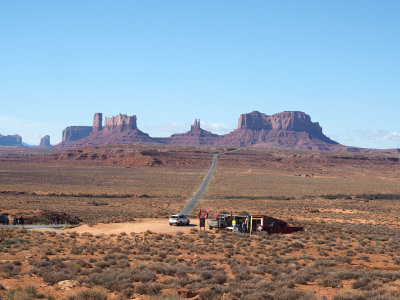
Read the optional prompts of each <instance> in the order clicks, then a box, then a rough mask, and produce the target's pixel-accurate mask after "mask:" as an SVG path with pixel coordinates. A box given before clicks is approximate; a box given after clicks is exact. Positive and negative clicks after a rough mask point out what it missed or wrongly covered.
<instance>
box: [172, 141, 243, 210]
mask: <svg viewBox="0 0 400 300" xmlns="http://www.w3.org/2000/svg"><path fill="white" fill-rule="evenodd" d="M238 150H239V149H236V150H232V151H227V152H222V153H218V154H215V155H214V157H213V160H212V163H211V167H210V170H209V171H208V172H207V174H206V176H205V177H204V179H203V182H202V183H201V185H200V187H199V189H198V190H197V191H196V193H194V195H193V197H192V198H190V199H189V201H188V202H187V203H186V205H185V207H184V208H183V209H182V210H181V211H180V212H179V214H181V215H188V214H190V213H191V212H192V211H193V209H194V208H195V207H196V204H197V202H199V200H200V198H201V196H203V193H204V192H205V191H206V189H207V186H208V184H209V183H210V181H211V177H212V175H213V173H214V171H215V167H216V166H217V162H218V157H219V156H220V155H223V154H226V153H230V152H234V151H238Z"/></svg>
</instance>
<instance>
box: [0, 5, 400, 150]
mask: <svg viewBox="0 0 400 300" xmlns="http://www.w3.org/2000/svg"><path fill="white" fill-rule="evenodd" d="M0 36H1V39H0V104H1V112H0V134H3V135H8V134H19V135H21V136H22V138H23V141H24V142H25V143H28V144H33V145H37V144H38V143H39V140H40V137H42V136H44V135H46V134H49V135H50V136H51V142H52V144H56V143H58V142H60V140H61V133H62V130H63V129H64V128H65V127H67V126H72V125H91V123H92V117H93V114H94V113H95V112H102V113H103V115H105V116H112V115H116V114H118V113H125V114H128V115H132V114H135V115H137V117H138V127H139V128H140V129H141V130H143V131H144V132H147V133H149V134H150V135H151V136H169V135H171V134H173V133H178V132H185V131H187V130H189V128H190V124H191V123H192V122H193V120H194V119H195V118H200V119H201V121H202V127H203V128H205V129H207V130H210V131H212V132H214V133H218V134H223V133H228V132H230V131H231V130H233V129H234V128H236V126H237V119H238V117H239V115H240V114H242V113H248V112H251V111H253V110H258V111H260V112H263V113H266V114H268V115H272V114H275V113H278V112H281V111H285V110H290V111H292V110H296V111H304V112H305V113H307V114H309V115H310V116H311V118H312V120H313V121H314V122H319V123H320V125H321V126H322V128H323V130H324V133H325V134H326V135H327V136H329V137H330V138H332V139H334V140H336V141H338V142H339V143H341V144H345V145H352V146H359V147H370V148H399V147H400V122H399V118H398V112H399V110H400V88H399V87H400V59H399V55H398V54H399V53H400V2H399V1H383V2H378V1H361V0H358V1H343V0H342V1H331V2H321V1H285V2H284V3H283V2H278V1H246V2H242V1H240V2H239V1H218V2H215V1H201V2H193V1H183V0H182V1H118V2H111V1H99V0H98V1H94V0H88V1H76V0H75V1H74V0H71V1H49V0H47V1H45V0H42V1H27V0H26V1H3V2H0Z"/></svg>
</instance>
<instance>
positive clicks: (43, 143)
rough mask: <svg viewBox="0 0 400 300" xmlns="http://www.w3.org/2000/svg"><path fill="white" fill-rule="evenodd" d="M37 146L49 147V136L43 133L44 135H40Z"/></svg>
mask: <svg viewBox="0 0 400 300" xmlns="http://www.w3.org/2000/svg"><path fill="white" fill-rule="evenodd" d="M39 147H41V148H49V147H51V144H50V136H49V135H45V136H44V137H42V138H41V139H40V144H39Z"/></svg>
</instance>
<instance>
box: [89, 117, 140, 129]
mask: <svg viewBox="0 0 400 300" xmlns="http://www.w3.org/2000/svg"><path fill="white" fill-rule="evenodd" d="M95 117H96V116H95ZM127 129H128V130H136V129H137V125H136V116H135V115H133V116H127V115H125V114H119V115H118V116H114V117H111V118H107V117H106V118H105V121H104V130H105V131H110V132H122V131H124V130H127Z"/></svg>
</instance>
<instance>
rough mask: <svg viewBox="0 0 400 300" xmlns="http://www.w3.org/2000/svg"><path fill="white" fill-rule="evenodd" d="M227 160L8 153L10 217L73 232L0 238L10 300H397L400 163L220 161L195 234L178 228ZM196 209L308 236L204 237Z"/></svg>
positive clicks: (119, 151) (370, 158)
mask: <svg viewBox="0 0 400 300" xmlns="http://www.w3.org/2000/svg"><path fill="white" fill-rule="evenodd" d="M230 149H233V148H218V147H200V146H198V147H178V146H169V145H166V146H160V145H108V146H85V147H79V148H74V149H68V150H60V151H55V152H53V151H51V152H50V153H48V152H46V153H45V154H43V152H41V151H40V150H36V152H32V151H31V152H30V153H29V155H28V154H22V152H21V153H19V154H18V153H17V154H15V153H14V155H10V154H9V152H10V148H9V149H8V151H6V150H4V149H3V152H2V155H1V162H0V181H1V183H2V185H1V191H0V197H1V203H2V211H3V212H8V213H9V214H10V218H12V217H13V216H16V217H18V216H20V215H23V216H24V218H25V219H26V222H27V223H36V224H40V223H42V224H44V223H46V222H47V223H48V222H50V219H49V218H50V216H51V215H59V216H60V217H62V218H64V219H65V220H67V221H70V223H71V224H73V225H69V226H67V227H65V228H64V229H59V230H50V229H49V230H46V229H42V230H40V231H37V230H36V231H35V230H26V229H23V228H14V229H13V228H2V229H0V230H1V231H0V232H1V236H0V239H1V242H0V251H1V252H0V253H1V255H0V256H1V265H0V276H1V281H0V283H1V290H0V293H1V294H0V295H1V297H4V298H8V299H36V298H41V299H59V298H64V299H108V298H109V299H146V298H149V299H160V298H161V299H181V298H199V299H221V298H222V299H335V300H339V299H398V298H399V297H400V294H399V288H400V272H399V269H400V248H399V242H400V218H399V216H400V206H399V201H400V182H399V181H400V179H399V178H400V176H399V175H400V174H399V172H400V168H399V164H400V163H399V160H400V155H398V154H393V153H380V152H376V153H350V152H321V151H301V150H283V149H280V150H279V149H275V150H274V149H250V148H245V149H240V150H238V151H235V152H231V153H227V154H224V155H221V156H220V158H219V161H218V164H217V168H216V171H215V173H214V175H213V177H212V180H211V183H210V185H209V186H208V188H207V190H206V192H205V194H204V195H203V197H202V199H201V200H200V202H199V203H198V205H197V207H196V209H195V210H194V211H193V215H191V216H190V217H191V221H192V223H193V225H192V226H183V227H176V226H173V227H172V226H169V225H168V216H169V215H171V214H173V213H176V212H178V211H179V210H180V209H181V208H182V207H183V206H184V205H185V203H186V201H187V200H188V199H189V198H190V197H191V196H192V194H193V193H194V192H195V191H196V189H197V188H198V186H199V185H200V183H201V181H202V179H203V177H204V175H205V174H206V172H207V170H208V168H209V166H210V164H211V160H212V157H213V155H214V154H215V153H221V152H226V151H227V150H230ZM43 151H49V150H43ZM199 208H202V209H203V210H205V209H209V210H210V217H214V215H215V213H216V212H219V213H223V212H226V213H230V212H233V213H249V214H266V215H268V216H273V217H275V218H279V219H283V220H286V221H287V222H288V223H290V224H291V225H297V226H304V227H305V228H306V231H304V232H297V233H293V234H289V235H281V234H270V235H268V234H265V233H257V234H254V235H248V234H241V233H232V232H226V231H224V230H221V231H219V230H216V229H214V230H212V231H210V230H209V229H207V230H206V231H199V227H198V226H197V224H198V223H197V216H196V214H197V209H199ZM61 221H63V220H61ZM18 297H20V298H18ZM23 297H25V298H23ZM29 297H30V298H29Z"/></svg>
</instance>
